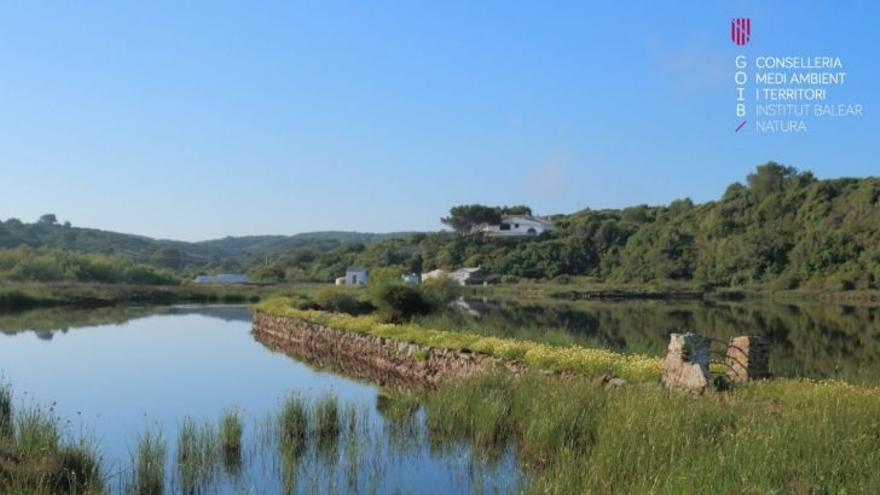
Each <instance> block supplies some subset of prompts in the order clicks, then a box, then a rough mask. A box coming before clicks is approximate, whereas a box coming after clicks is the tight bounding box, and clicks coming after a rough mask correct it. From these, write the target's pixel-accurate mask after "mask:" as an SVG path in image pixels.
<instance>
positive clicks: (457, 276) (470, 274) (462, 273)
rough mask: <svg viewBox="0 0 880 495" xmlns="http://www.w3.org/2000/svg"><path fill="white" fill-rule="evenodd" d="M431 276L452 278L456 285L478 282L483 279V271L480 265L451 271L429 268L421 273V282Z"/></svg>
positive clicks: (429, 278)
mask: <svg viewBox="0 0 880 495" xmlns="http://www.w3.org/2000/svg"><path fill="white" fill-rule="evenodd" d="M432 278H448V279H450V280H454V281H455V282H456V283H457V284H458V285H470V284H479V283H482V282H483V281H484V280H485V273H484V272H483V270H482V268H480V267H478V266H477V267H464V268H459V269H458V270H455V271H452V272H448V273H447V272H446V271H445V270H439V269H437V270H431V271H430V272H426V273H423V274H422V283H424V282H425V281H426V280H431V279H432Z"/></svg>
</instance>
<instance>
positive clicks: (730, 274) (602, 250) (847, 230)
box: [274, 162, 880, 290]
mask: <svg viewBox="0 0 880 495" xmlns="http://www.w3.org/2000/svg"><path fill="white" fill-rule="evenodd" d="M501 211H503V208H492V207H484V206H480V205H468V206H462V207H454V208H453V209H452V210H451V214H450V217H448V218H446V219H444V221H447V223H448V224H449V225H451V226H453V228H455V229H456V230H457V231H458V232H459V234H458V235H454V234H448V233H435V234H416V235H413V236H410V237H407V238H392V239H385V240H382V241H379V242H373V243H370V244H349V245H344V246H340V247H338V248H335V249H332V250H330V251H326V252H315V251H308V250H306V249H303V250H300V249H294V250H290V251H287V252H285V253H283V254H282V255H280V256H279V257H278V258H277V259H276V260H275V261H274V264H275V266H276V267H277V268H278V269H279V270H280V271H283V272H284V273H285V274H286V277H285V279H286V280H314V281H329V280H332V279H333V278H334V277H336V276H338V275H339V274H340V273H343V272H344V270H345V267H347V266H349V265H364V266H368V267H371V268H374V267H396V268H398V269H400V270H402V271H404V272H413V271H414V272H423V271H428V270H432V269H434V268H443V269H454V268H458V267H461V266H477V265H481V266H482V267H483V268H484V269H486V270H488V272H489V273H492V274H496V275H501V276H504V278H503V280H504V281H507V282H512V281H513V280H542V281H560V282H564V281H565V280H566V279H565V277H572V276H578V277H587V278H588V280H592V281H594V282H606V283H618V284H619V283H628V284H663V283H668V282H681V283H687V284H690V285H691V286H693V287H697V288H701V289H711V288H716V287H729V286H749V287H754V288H759V289H792V288H798V287H800V288H806V289H830V290H849V289H860V290H864V289H878V288H880V248H878V246H880V231H878V230H877V229H876V227H875V226H876V225H880V179H878V178H865V179H832V180H817V179H816V178H815V177H813V175H812V174H810V173H809V172H803V173H801V172H798V171H797V170H795V169H793V168H790V167H784V166H781V165H778V164H776V163H772V162H771V163H768V164H766V165H762V166H760V167H758V169H757V170H756V172H755V173H754V174H751V175H749V177H748V179H747V181H746V184H739V183H737V184H733V185H731V186H730V187H729V188H728V189H727V191H726V192H725V193H724V195H723V197H722V198H721V199H720V200H717V201H710V202H707V203H703V204H694V203H693V202H691V201H690V200H687V199H683V200H677V201H673V202H672V203H671V204H669V205H668V206H646V205H639V206H633V207H630V208H624V209H619V210H617V209H607V210H583V211H580V212H577V213H574V214H570V215H556V216H553V217H552V220H553V221H554V224H555V228H554V230H553V231H552V232H550V233H548V234H545V235H542V236H539V237H537V238H528V239H499V238H491V237H484V236H482V235H480V234H479V233H478V232H473V231H474V227H475V226H477V225H478V224H479V223H481V222H489V221H494V220H495V219H496V217H497V216H498V215H499V214H500V213H499V212H501Z"/></svg>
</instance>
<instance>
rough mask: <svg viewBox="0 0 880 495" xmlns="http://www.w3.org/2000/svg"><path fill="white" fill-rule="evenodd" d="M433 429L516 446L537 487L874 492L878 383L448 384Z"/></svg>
mask: <svg viewBox="0 0 880 495" xmlns="http://www.w3.org/2000/svg"><path fill="white" fill-rule="evenodd" d="M423 400H424V401H425V406H426V408H427V411H428V424H429V428H430V429H431V431H432V433H433V434H434V435H437V436H440V437H450V436H451V437H454V438H459V439H468V440H470V441H472V442H473V443H474V445H475V446H477V447H478V448H480V449H482V450H483V451H484V452H485V454H486V455H493V453H495V452H497V451H498V450H499V449H503V448H504V446H505V445H507V444H508V443H509V442H513V443H515V444H516V445H517V452H518V455H519V458H520V462H521V463H522V464H523V465H525V466H527V467H528V469H529V470H530V471H531V472H532V473H533V474H534V476H533V479H532V484H531V486H530V491H531V492H534V493H560V494H568V493H878V492H880V457H878V456H877V455H876V452H877V450H878V448H880V436H878V423H877V418H878V417H880V390H878V389H877V388H866V387H856V386H852V385H848V384H845V383H841V382H823V383H817V382H812V381H798V380H774V381H765V382H757V383H752V384H750V385H748V386H744V387H741V388H738V389H736V390H734V391H731V392H726V393H709V394H706V395H703V396H701V397H692V396H688V395H682V394H678V393H668V392H666V391H664V390H663V389H662V388H661V387H660V386H659V385H657V384H643V385H631V386H625V387H623V388H620V389H615V390H613V391H610V392H609V391H606V390H604V389H603V388H602V387H600V386H599V385H597V384H594V383H590V382H588V381H561V380H554V379H552V378H549V377H546V376H542V375H540V374H530V375H526V376H525V377H523V378H522V379H514V378H512V377H510V376H504V375H488V376H482V377H477V378H474V379H471V380H468V381H465V382H460V383H447V384H445V385H443V386H441V387H440V389H439V390H437V391H435V392H432V393H431V394H428V395H426V396H425V397H424V398H423Z"/></svg>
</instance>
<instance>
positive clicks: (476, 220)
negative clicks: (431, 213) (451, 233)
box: [440, 204, 501, 234]
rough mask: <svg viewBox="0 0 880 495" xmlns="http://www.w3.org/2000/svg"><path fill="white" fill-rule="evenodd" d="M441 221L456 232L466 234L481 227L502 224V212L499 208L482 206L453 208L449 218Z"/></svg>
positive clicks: (473, 205)
mask: <svg viewBox="0 0 880 495" xmlns="http://www.w3.org/2000/svg"><path fill="white" fill-rule="evenodd" d="M440 221H441V222H443V223H444V224H446V225H448V226H450V227H452V229H453V230H455V231H456V232H458V233H460V234H466V233H469V232H472V231H473V230H474V229H475V228H476V227H478V226H480V225H484V224H489V225H497V224H499V223H501V212H500V211H499V209H498V208H492V207H490V206H484V205H480V204H472V205H460V206H454V207H452V208H451V209H450V210H449V216H448V217H444V218H441V219H440Z"/></svg>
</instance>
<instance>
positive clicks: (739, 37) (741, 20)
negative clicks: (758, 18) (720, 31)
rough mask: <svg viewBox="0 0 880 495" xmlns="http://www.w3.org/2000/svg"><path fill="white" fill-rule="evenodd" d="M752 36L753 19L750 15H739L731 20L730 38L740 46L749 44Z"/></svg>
mask: <svg viewBox="0 0 880 495" xmlns="http://www.w3.org/2000/svg"><path fill="white" fill-rule="evenodd" d="M751 37H752V20H751V19H750V18H748V17H737V18H734V19H731V20H730V40H731V41H733V42H734V43H736V44H737V45H739V46H743V45H746V44H748V42H749V39H751Z"/></svg>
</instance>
